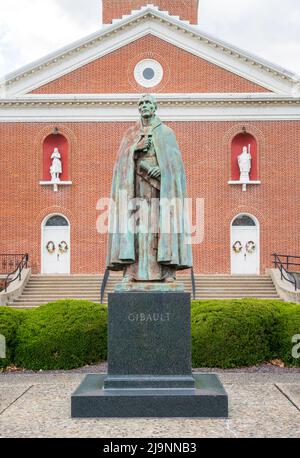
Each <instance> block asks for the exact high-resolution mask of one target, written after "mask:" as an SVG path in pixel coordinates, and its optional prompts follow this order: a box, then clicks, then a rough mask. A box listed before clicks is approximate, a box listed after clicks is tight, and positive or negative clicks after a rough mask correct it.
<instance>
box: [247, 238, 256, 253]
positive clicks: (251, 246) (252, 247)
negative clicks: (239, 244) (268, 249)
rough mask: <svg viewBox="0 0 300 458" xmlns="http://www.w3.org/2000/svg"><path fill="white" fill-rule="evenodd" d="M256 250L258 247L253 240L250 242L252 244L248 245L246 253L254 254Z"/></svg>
mask: <svg viewBox="0 0 300 458" xmlns="http://www.w3.org/2000/svg"><path fill="white" fill-rule="evenodd" d="M255 250H256V245H255V243H254V242H253V241H252V240H250V242H247V243H246V251H247V253H249V254H253V253H254V252H255Z"/></svg>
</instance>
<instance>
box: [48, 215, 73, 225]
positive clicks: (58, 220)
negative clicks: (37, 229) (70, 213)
mask: <svg viewBox="0 0 300 458" xmlns="http://www.w3.org/2000/svg"><path fill="white" fill-rule="evenodd" d="M45 226H69V223H68V221H67V220H66V218H64V217H63V216H61V215H54V216H50V218H49V219H47V221H46V224H45Z"/></svg>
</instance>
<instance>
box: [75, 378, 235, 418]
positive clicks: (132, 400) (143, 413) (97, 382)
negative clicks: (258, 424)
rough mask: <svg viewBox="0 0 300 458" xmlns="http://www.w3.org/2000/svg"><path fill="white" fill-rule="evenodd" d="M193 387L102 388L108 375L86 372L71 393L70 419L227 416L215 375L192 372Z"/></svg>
mask: <svg viewBox="0 0 300 458" xmlns="http://www.w3.org/2000/svg"><path fill="white" fill-rule="evenodd" d="M193 376H194V379H195V389H190V388H185V389H180V388H178V389H175V388H174V389H170V388H165V389H163V388H160V389H153V388H152V389H149V388H148V389H139V388H137V389H124V388H122V389H104V381H105V379H106V378H107V374H90V375H87V376H86V378H85V379H84V380H83V382H82V383H81V385H80V386H79V387H78V388H77V390H76V391H75V392H74V394H73V395H72V402H71V405H72V417H73V418H133V417H135V418H136V417H140V418H141V417H156V418H159V417H160V418H161V417H166V418H168V417H190V418H201V417H205V418H227V417H228V396H227V393H226V391H225V390H224V388H223V385H222V384H221V382H220V380H219V378H218V376H217V375H214V374H193Z"/></svg>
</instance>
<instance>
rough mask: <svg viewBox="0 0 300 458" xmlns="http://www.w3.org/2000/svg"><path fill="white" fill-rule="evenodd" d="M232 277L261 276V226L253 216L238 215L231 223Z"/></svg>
mask: <svg viewBox="0 0 300 458" xmlns="http://www.w3.org/2000/svg"><path fill="white" fill-rule="evenodd" d="M230 249H231V273H232V275H259V225H258V222H257V220H256V218H254V217H253V216H250V215H245V214H242V215H238V216H237V217H235V218H234V220H233V221H232V223H231V247H230Z"/></svg>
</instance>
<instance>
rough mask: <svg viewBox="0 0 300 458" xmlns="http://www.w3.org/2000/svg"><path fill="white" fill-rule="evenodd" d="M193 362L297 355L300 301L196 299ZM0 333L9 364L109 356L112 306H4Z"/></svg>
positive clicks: (44, 365) (237, 362) (47, 364)
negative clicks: (294, 341)
mask: <svg viewBox="0 0 300 458" xmlns="http://www.w3.org/2000/svg"><path fill="white" fill-rule="evenodd" d="M191 324H192V326H191V327H192V362H193V367H221V368H232V367H243V366H250V365H256V364H259V363H262V362H264V361H269V360H271V359H281V360H283V361H284V362H285V363H286V364H287V365H294V366H299V365H300V358H298V359H295V358H293V357H292V346H293V344H292V337H293V336H294V335H296V334H300V305H297V304H292V303H284V302H280V301H271V300H258V299H251V298H249V299H241V300H226V301H225V300H224V301H194V302H193V303H192V309H191ZM0 334H3V335H5V337H6V340H7V358H6V359H5V360H1V359H0V368H1V367H6V366H8V365H10V364H16V365H17V366H19V367H23V368H26V369H33V370H40V369H43V370H46V369H72V368H76V367H81V366H84V365H86V364H91V363H96V362H99V361H103V360H106V358H107V308H106V306H104V305H99V304H95V303H92V302H88V301H80V300H70V299H67V300H62V301H57V302H53V303H50V304H47V305H43V306H41V307H39V308H37V309H34V310H24V311H19V310H13V309H9V308H8V307H0Z"/></svg>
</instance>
